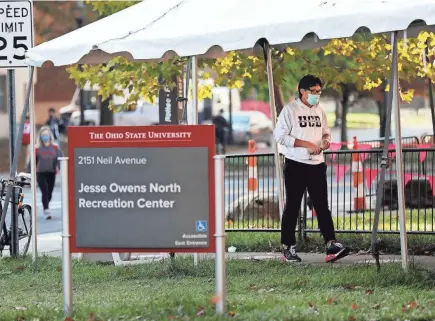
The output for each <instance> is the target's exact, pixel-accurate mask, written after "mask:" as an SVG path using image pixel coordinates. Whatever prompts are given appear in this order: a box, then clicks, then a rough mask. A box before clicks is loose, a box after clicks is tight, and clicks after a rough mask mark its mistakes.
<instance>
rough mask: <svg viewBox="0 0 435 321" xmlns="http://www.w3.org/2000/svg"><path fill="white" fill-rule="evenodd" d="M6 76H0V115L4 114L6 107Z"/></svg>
mask: <svg viewBox="0 0 435 321" xmlns="http://www.w3.org/2000/svg"><path fill="white" fill-rule="evenodd" d="M7 90H8V89H7V86H6V75H0V113H6V112H7V111H8V107H7Z"/></svg>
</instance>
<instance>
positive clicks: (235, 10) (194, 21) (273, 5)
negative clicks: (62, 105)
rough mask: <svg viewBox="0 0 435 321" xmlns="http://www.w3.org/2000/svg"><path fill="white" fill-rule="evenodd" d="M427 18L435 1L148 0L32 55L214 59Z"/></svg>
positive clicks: (41, 58)
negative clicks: (261, 45)
mask: <svg viewBox="0 0 435 321" xmlns="http://www.w3.org/2000/svg"><path fill="white" fill-rule="evenodd" d="M425 24H426V25H433V24H435V1H433V0H419V1H409V0H335V1H331V0H305V1H290V0H268V1H264V0H220V1H216V0H164V1H162V0H144V1H142V2H140V3H139V4H137V5H134V6H132V7H130V8H127V9H125V10H123V11H121V12H119V13H116V14H113V15H111V16H109V17H107V18H105V19H102V20H99V21H97V22H95V23H92V24H90V25H87V26H85V27H83V28H81V29H79V30H76V31H73V32H71V33H69V34H66V35H64V36H62V37H59V38H57V39H54V40H52V41H48V42H46V43H43V44H41V45H39V46H37V47H35V48H32V49H30V50H29V51H28V53H27V58H28V59H27V61H28V64H29V65H31V66H41V65H42V64H43V63H44V62H46V61H52V62H53V64H54V65H55V66H61V65H69V64H74V63H77V62H81V63H102V62H107V61H109V60H110V59H111V58H113V57H115V56H119V55H122V56H125V57H127V58H129V59H131V60H138V61H141V60H156V59H165V58H167V57H169V56H171V55H174V54H177V55H179V56H209V57H216V56H218V55H219V54H221V53H222V52H223V51H224V52H226V51H231V50H245V49H252V48H253V47H254V46H255V44H256V43H257V41H258V40H259V39H262V38H264V39H267V41H268V42H269V43H270V44H271V45H288V44H293V45H294V46H299V47H305V48H306V47H318V46H319V45H321V44H322V43H324V42H322V41H321V40H329V39H333V38H342V37H350V36H352V35H353V34H354V33H355V32H356V31H358V30H360V29H361V28H366V29H369V30H370V32H371V33H385V32H391V31H395V30H406V29H408V28H409V27H410V26H415V27H414V28H410V29H413V30H416V29H420V27H422V26H424V25H425ZM410 31H411V30H410ZM313 38H314V42H313V41H312V40H313ZM319 40H320V41H319ZM316 42H317V43H316Z"/></svg>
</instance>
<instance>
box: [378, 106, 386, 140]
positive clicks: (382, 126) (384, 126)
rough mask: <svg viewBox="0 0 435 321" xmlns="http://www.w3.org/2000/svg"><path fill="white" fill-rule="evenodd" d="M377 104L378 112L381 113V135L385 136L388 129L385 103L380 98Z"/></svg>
mask: <svg viewBox="0 0 435 321" xmlns="http://www.w3.org/2000/svg"><path fill="white" fill-rule="evenodd" d="M376 104H377V105H378V113H379V137H385V131H386V129H387V127H386V123H385V122H386V120H387V119H386V118H387V117H386V115H385V109H386V108H385V107H386V106H385V104H384V102H383V101H381V100H378V101H377V102H376Z"/></svg>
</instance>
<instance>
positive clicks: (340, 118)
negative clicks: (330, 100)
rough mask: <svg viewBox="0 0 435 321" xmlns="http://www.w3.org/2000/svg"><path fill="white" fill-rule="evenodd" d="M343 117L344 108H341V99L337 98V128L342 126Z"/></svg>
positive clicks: (335, 125) (335, 123)
mask: <svg viewBox="0 0 435 321" xmlns="http://www.w3.org/2000/svg"><path fill="white" fill-rule="evenodd" d="M342 117H343V108H341V103H340V100H338V99H336V100H335V122H334V127H335V128H337V127H339V126H340V124H341V121H342Z"/></svg>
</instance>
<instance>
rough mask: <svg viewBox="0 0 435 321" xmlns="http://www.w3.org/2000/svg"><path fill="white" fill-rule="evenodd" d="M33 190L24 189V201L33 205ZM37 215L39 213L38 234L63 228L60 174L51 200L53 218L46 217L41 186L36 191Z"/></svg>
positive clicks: (58, 230)
mask: <svg viewBox="0 0 435 321" xmlns="http://www.w3.org/2000/svg"><path fill="white" fill-rule="evenodd" d="M32 199H33V195H32V190H31V189H30V188H26V189H25V190H24V202H25V203H27V204H30V205H32ZM36 200H37V207H36V215H37V231H38V234H43V233H52V232H60V231H61V230H62V212H61V208H62V195H61V187H60V176H58V177H57V178H56V186H55V188H54V191H53V199H52V201H51V202H50V209H51V214H52V219H51V220H46V219H45V218H44V213H43V208H42V202H41V192H40V191H39V188H38V189H37V191H36Z"/></svg>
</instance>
